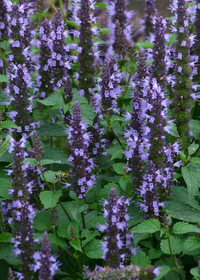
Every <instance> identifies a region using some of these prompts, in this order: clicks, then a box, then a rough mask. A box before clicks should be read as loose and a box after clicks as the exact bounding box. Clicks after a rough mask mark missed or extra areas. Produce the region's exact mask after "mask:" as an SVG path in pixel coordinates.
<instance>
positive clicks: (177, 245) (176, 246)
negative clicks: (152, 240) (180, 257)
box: [160, 235, 183, 255]
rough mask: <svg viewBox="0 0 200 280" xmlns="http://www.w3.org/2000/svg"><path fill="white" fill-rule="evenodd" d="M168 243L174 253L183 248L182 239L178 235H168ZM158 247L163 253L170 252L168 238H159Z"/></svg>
mask: <svg viewBox="0 0 200 280" xmlns="http://www.w3.org/2000/svg"><path fill="white" fill-rule="evenodd" d="M170 243H171V248H172V252H173V254H174V255H176V254H179V253H180V252H181V251H182V250H183V241H182V240H181V239H180V238H179V237H177V236H173V235H170ZM160 249H161V250H162V252H163V253H164V254H170V249H169V243H168V239H163V240H161V245H160Z"/></svg>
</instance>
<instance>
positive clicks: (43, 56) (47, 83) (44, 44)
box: [37, 19, 53, 98]
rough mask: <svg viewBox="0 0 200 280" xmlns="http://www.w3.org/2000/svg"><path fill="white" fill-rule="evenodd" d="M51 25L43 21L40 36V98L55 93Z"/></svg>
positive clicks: (38, 81)
mask: <svg viewBox="0 0 200 280" xmlns="http://www.w3.org/2000/svg"><path fill="white" fill-rule="evenodd" d="M50 32H51V24H50V22H49V20H47V19H45V20H43V21H42V23H41V25H40V29H39V34H40V66H39V71H38V72H39V75H38V77H37V86H38V91H39V94H40V98H45V97H47V96H48V95H49V94H50V93H51V92H52V91H53V75H52V69H51V64H52V61H51V56H52V48H51V45H52V40H51V38H50Z"/></svg>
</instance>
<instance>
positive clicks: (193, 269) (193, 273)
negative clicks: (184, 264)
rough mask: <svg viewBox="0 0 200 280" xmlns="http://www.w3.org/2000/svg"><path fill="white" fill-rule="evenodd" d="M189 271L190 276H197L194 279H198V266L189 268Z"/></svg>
mask: <svg viewBox="0 0 200 280" xmlns="http://www.w3.org/2000/svg"><path fill="white" fill-rule="evenodd" d="M190 273H191V274H192V276H194V277H197V278H196V279H198V280H199V268H198V267H193V268H192V269H190Z"/></svg>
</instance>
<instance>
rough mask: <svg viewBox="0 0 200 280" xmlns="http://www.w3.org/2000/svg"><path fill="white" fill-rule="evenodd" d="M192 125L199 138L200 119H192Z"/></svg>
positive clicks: (195, 135) (195, 134) (193, 131)
mask: <svg viewBox="0 0 200 280" xmlns="http://www.w3.org/2000/svg"><path fill="white" fill-rule="evenodd" d="M190 127H191V131H192V134H193V135H194V138H195V139H199V136H200V121H199V120H191V122H190Z"/></svg>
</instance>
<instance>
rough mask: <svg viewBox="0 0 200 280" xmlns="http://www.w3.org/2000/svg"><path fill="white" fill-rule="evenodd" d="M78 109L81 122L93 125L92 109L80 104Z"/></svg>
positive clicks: (94, 115)
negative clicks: (79, 109)
mask: <svg viewBox="0 0 200 280" xmlns="http://www.w3.org/2000/svg"><path fill="white" fill-rule="evenodd" d="M80 108H81V116H82V120H83V121H84V122H86V123H88V124H90V125H93V121H94V118H95V117H96V113H95V112H94V109H93V108H92V107H91V106H89V105H88V104H81V105H80Z"/></svg>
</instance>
